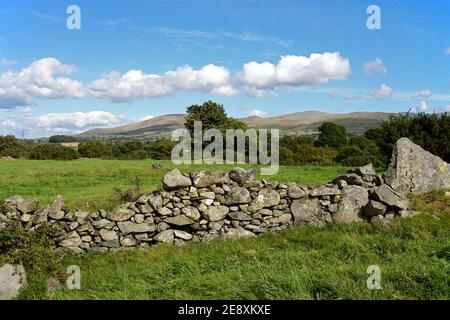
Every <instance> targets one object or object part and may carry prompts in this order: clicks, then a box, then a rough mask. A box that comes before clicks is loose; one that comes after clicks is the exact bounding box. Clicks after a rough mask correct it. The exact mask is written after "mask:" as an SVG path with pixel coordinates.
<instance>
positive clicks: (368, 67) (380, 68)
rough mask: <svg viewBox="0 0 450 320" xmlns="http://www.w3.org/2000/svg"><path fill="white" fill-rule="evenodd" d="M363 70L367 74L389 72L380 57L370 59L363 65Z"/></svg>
mask: <svg viewBox="0 0 450 320" xmlns="http://www.w3.org/2000/svg"><path fill="white" fill-rule="evenodd" d="M363 71H364V73H365V74H367V75H370V74H374V73H381V74H383V75H386V74H387V68H386V67H385V66H384V64H383V61H382V60H381V59H380V58H376V59H375V60H372V61H369V62H367V63H365V64H364V65H363Z"/></svg>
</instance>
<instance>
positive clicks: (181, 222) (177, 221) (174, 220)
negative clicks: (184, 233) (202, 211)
mask: <svg viewBox="0 0 450 320" xmlns="http://www.w3.org/2000/svg"><path fill="white" fill-rule="evenodd" d="M164 222H165V223H168V224H171V225H175V226H180V227H181V226H188V225H191V224H193V223H195V221H193V220H191V219H189V218H188V217H186V216H185V215H179V216H176V217H170V218H167V219H165V220H164Z"/></svg>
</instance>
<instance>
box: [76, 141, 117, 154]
mask: <svg viewBox="0 0 450 320" xmlns="http://www.w3.org/2000/svg"><path fill="white" fill-rule="evenodd" d="M78 153H79V154H80V155H81V156H82V157H85V158H105V157H111V156H112V151H111V148H110V147H108V146H107V145H106V144H104V143H103V142H101V141H85V142H81V143H80V145H79V146H78Z"/></svg>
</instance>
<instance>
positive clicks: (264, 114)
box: [249, 109, 269, 118]
mask: <svg viewBox="0 0 450 320" xmlns="http://www.w3.org/2000/svg"><path fill="white" fill-rule="evenodd" d="M249 115H250V116H256V117H260V118H264V117H267V116H268V115H269V113H268V112H266V111H262V110H259V109H255V110H252V111H250V112H249Z"/></svg>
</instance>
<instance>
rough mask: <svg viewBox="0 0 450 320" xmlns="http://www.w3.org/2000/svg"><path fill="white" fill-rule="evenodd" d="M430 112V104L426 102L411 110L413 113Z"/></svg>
mask: <svg viewBox="0 0 450 320" xmlns="http://www.w3.org/2000/svg"><path fill="white" fill-rule="evenodd" d="M427 110H428V104H427V103H426V102H425V101H422V102H421V103H420V105H418V106H417V107H414V108H412V109H411V112H413V113H419V112H425V111H427Z"/></svg>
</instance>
